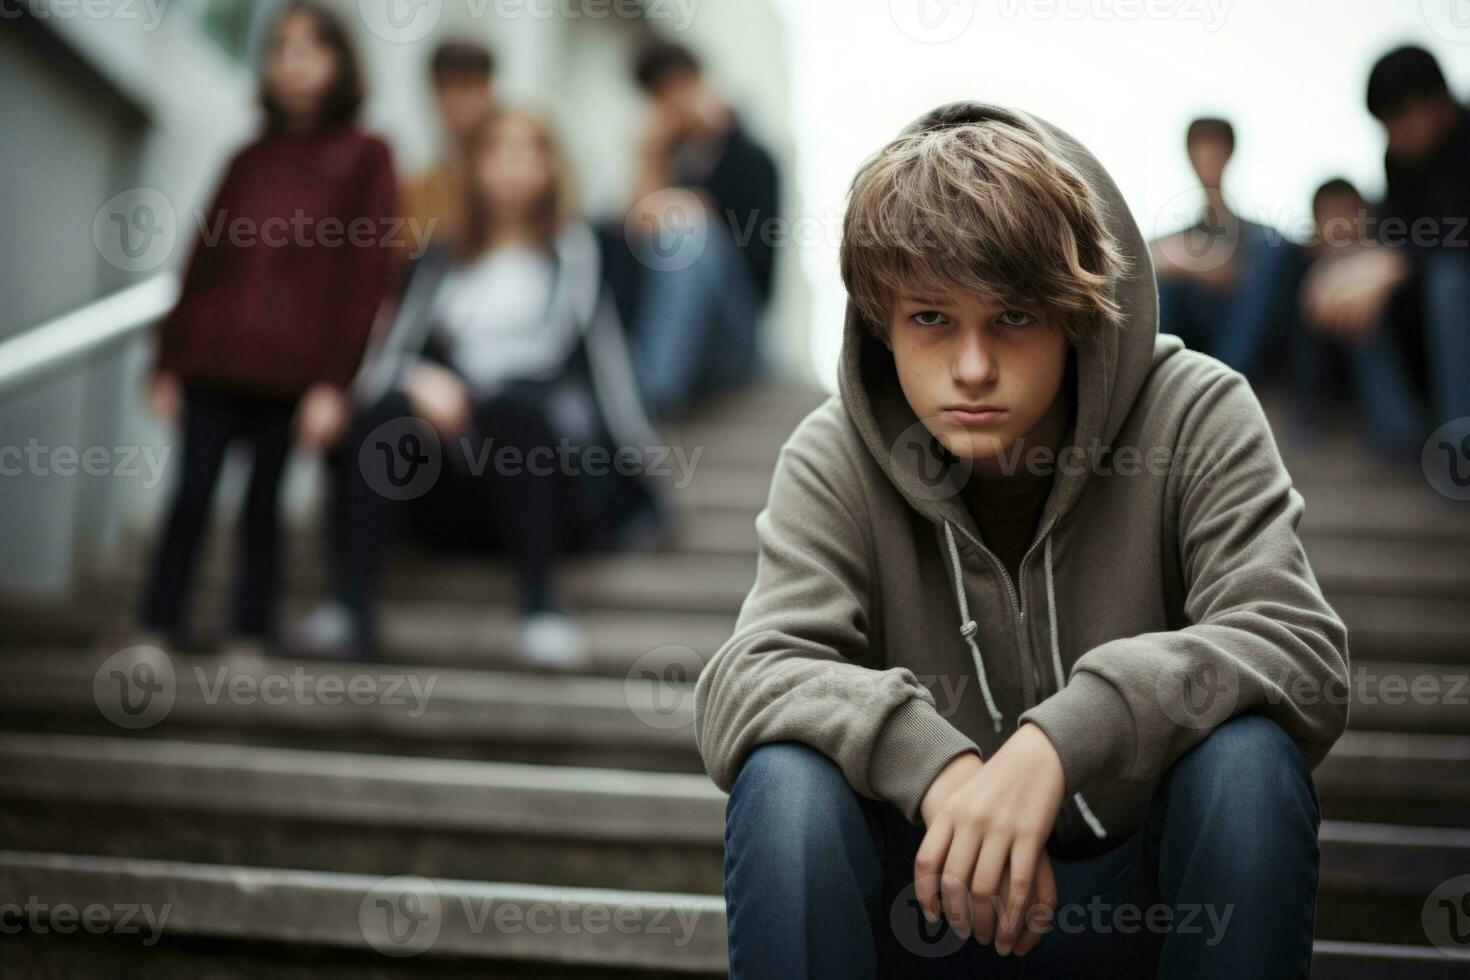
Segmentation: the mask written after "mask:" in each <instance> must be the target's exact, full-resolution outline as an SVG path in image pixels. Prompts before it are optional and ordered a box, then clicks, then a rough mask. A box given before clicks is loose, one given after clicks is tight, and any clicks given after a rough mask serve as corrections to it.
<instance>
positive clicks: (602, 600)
mask: <svg viewBox="0 0 1470 980" xmlns="http://www.w3.org/2000/svg"><path fill="white" fill-rule="evenodd" d="M306 554H310V552H307V551H303V552H302V554H301V555H298V558H297V559H295V560H293V562H292V564H291V568H290V570H289V575H288V579H287V582H286V587H287V590H288V592H294V593H296V594H298V595H301V596H318V595H321V594H323V593H324V591H325V589H326V576H325V574H324V569H323V566H322V563H321V562H319V561H313V560H310V559H304V560H303V556H304V555H306ZM1309 557H1310V558H1311V561H1312V568H1313V571H1314V573H1315V574H1316V576H1317V578H1318V581H1319V582H1320V583H1321V585H1322V587H1323V590H1324V592H1325V593H1326V594H1327V596H1328V598H1329V600H1331V601H1332V602H1333V603H1334V605H1336V606H1341V607H1344V608H1345V607H1347V606H1348V605H1349V604H1351V603H1352V602H1354V601H1356V600H1357V599H1359V598H1361V597H1375V598H1377V597H1403V598H1407V599H1416V600H1424V599H1431V600H1441V601H1444V602H1464V601H1465V599H1466V597H1467V596H1470V561H1467V560H1466V557H1467V549H1464V548H1460V547H1457V546H1443V547H1438V548H1433V547H1428V546H1425V545H1424V544H1421V543H1414V542H1399V541H1379V540H1372V539H1355V538H1347V537H1318V538H1316V539H1314V540H1313V541H1312V543H1311V545H1310V549H1309ZM143 574H144V569H143V567H142V566H132V567H130V568H128V569H126V570H125V571H123V572H121V573H118V574H97V575H96V576H95V578H94V581H93V582H92V587H93V588H95V589H98V590H106V591H105V592H103V593H101V594H105V595H107V596H108V598H109V601H110V602H111V603H113V604H114V607H122V608H131V605H130V603H131V600H132V597H134V596H135V595H137V594H138V592H139V591H140V589H141V585H142V576H143ZM197 581H198V591H199V593H201V595H200V597H199V598H200V599H201V601H203V600H206V599H207V598H208V595H209V593H210V592H221V593H226V594H227V591H228V587H229V583H230V581H231V575H230V570H229V568H228V563H227V561H226V560H225V556H224V555H216V556H215V557H214V559H213V560H209V561H206V562H204V563H203V564H202V566H201V568H200V570H199V573H198V575H197ZM562 581H563V584H564V586H565V589H566V592H567V594H568V598H569V600H570V601H572V602H574V603H576V604H577V605H578V606H580V607H583V608H622V609H644V610H655V611H660V612H663V611H669V612H704V613H724V614H726V615H734V614H736V613H737V612H738V611H739V609H740V606H741V604H742V603H743V602H744V600H745V597H746V595H747V594H748V593H749V591H750V587H751V585H752V584H754V581H755V562H754V561H753V560H752V559H751V556H749V555H744V554H694V553H688V552H668V553H635V554H605V555H598V556H587V557H582V558H578V559H576V560H574V561H570V562H568V563H567V564H566V566H565V568H564V570H563V572H562ZM515 594H516V593H515V588H514V582H513V580H512V578H511V576H510V575H509V573H508V572H507V570H506V569H505V568H504V567H503V565H502V564H501V563H500V562H499V561H498V560H496V559H495V558H494V557H493V556H479V555H462V554H454V555H435V556H433V557H432V559H431V560H422V561H401V562H393V563H390V564H389V566H388V568H387V569H386V570H385V577H384V584H383V595H384V597H385V598H398V599H439V600H455V601H462V602H477V603H485V602H499V603H508V602H511V601H513V600H514V598H515Z"/></svg>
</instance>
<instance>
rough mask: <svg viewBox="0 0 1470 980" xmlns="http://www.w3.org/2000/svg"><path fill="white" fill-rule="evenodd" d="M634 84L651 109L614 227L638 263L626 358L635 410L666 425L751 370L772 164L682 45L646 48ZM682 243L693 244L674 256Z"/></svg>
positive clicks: (770, 254)
mask: <svg viewBox="0 0 1470 980" xmlns="http://www.w3.org/2000/svg"><path fill="white" fill-rule="evenodd" d="M633 77H634V79H635V81H636V82H637V85H638V87H639V89H640V90H641V91H642V92H643V94H644V95H645V96H647V98H648V103H649V108H650V113H649V120H648V125H647V128H646V130H645V132H644V135H643V140H642V144H641V146H640V150H639V162H638V177H637V184H636V186H635V189H634V205H633V208H632V209H631V210H630V212H629V214H628V215H627V218H626V221H625V222H624V227H625V234H626V235H627V237H628V240H629V241H630V243H632V244H633V251H634V254H635V255H637V256H638V257H639V259H640V261H641V262H642V263H643V264H644V265H645V266H647V268H646V270H643V271H641V272H640V273H638V274H636V278H637V279H638V282H637V286H636V288H635V289H633V290H629V292H632V293H634V294H635V295H636V299H635V300H634V301H633V303H632V304H631V305H633V306H634V307H635V310H636V312H634V314H633V316H632V317H631V318H630V322H631V323H632V324H633V361H634V369H635V372H636V374H637V377H638V384H639V388H640V390H641V392H642V395H643V401H644V404H645V405H646V406H647V407H648V410H649V412H650V414H652V415H654V416H657V417H659V418H665V419H667V418H671V417H674V416H677V415H679V414H681V413H683V412H685V411H687V410H689V409H690V408H692V407H694V405H695V404H696V403H697V402H698V400H699V399H700V398H702V397H704V396H706V395H708V394H710V393H712V392H714V391H717V390H721V389H727V388H732V387H735V386H737V385H740V384H743V383H745V382H747V381H750V380H752V379H753V378H754V377H756V376H757V375H758V374H759V373H760V371H761V367H762V362H761V355H760V338H759V326H760V318H761V315H762V313H763V312H764V310H765V307H766V305H767V304H768V302H769V301H770V298H771V293H772V290H773V284H774V281H775V274H774V273H775V264H776V250H775V241H774V238H773V227H774V224H773V223H774V222H775V221H776V219H777V217H778V214H777V209H778V207H779V194H780V187H779V179H778V174H777V169H776V163H775V160H774V159H773V158H772V157H771V155H770V153H768V152H767V151H766V149H765V148H764V147H762V146H761V145H760V143H758V142H757V141H756V140H755V138H754V137H753V136H752V135H751V134H750V132H749V130H748V129H747V128H746V125H745V122H744V120H743V119H742V118H741V116H740V114H739V113H738V112H736V111H735V110H734V109H733V108H731V106H730V104H729V103H728V102H727V101H726V100H725V99H724V98H723V97H721V95H720V93H719V91H718V90H717V89H716V87H715V85H714V84H713V83H712V82H711V81H710V80H709V79H708V78H707V77H706V75H705V73H704V70H703V68H702V67H701V65H700V63H699V61H698V59H696V57H695V56H694V53H693V52H692V51H690V50H689V49H688V48H686V47H684V46H683V45H680V44H674V43H672V42H668V41H654V42H651V43H650V44H649V45H648V46H647V47H645V48H643V49H642V50H641V51H640V52H639V54H638V57H637V58H636V60H635V62H634V67H633ZM675 189H678V190H675ZM660 192H662V193H660ZM685 241H689V242H694V243H698V244H697V245H693V244H691V245H689V246H687V247H686V251H685V252H683V253H681V252H680V247H681V245H682V243H683V242H685ZM686 255H687V258H686ZM665 260H666V261H665Z"/></svg>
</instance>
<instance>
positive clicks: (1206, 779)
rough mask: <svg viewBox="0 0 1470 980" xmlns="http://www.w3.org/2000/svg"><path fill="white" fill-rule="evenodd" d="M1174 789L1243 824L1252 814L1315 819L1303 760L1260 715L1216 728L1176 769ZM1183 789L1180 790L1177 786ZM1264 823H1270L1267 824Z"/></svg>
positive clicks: (1292, 744)
mask: <svg viewBox="0 0 1470 980" xmlns="http://www.w3.org/2000/svg"><path fill="white" fill-rule="evenodd" d="M1175 770H1176V771H1175V772H1172V773H1171V778H1172V779H1173V781H1174V782H1175V784H1176V789H1183V790H1184V792H1185V794H1186V795H1187V796H1189V797H1192V798H1194V799H1196V800H1197V801H1198V802H1199V803H1200V804H1201V805H1204V806H1208V807H1210V808H1212V809H1214V808H1219V809H1223V810H1228V811H1231V812H1232V813H1234V814H1235V815H1236V816H1237V817H1238V818H1240V820H1241V822H1242V823H1243V824H1252V823H1257V822H1256V821H1252V820H1250V819H1249V816H1250V814H1251V813H1252V812H1254V813H1256V814H1259V815H1262V816H1263V817H1265V818H1270V817H1272V816H1273V815H1281V816H1287V817H1289V816H1293V815H1303V816H1306V817H1308V818H1310V819H1311V820H1313V821H1316V820H1317V819H1318V808H1317V798H1316V792H1315V790H1314V789H1313V786H1312V774H1311V768H1310V766H1308V765H1307V760H1306V757H1305V756H1303V755H1302V751H1301V749H1300V748H1298V746H1297V744H1296V743H1295V742H1294V741H1292V739H1291V737H1290V736H1289V735H1287V734H1286V732H1285V731H1284V730H1283V729H1282V727H1281V726H1280V725H1278V724H1277V723H1276V722H1274V721H1272V720H1271V719H1270V718H1267V717H1265V716H1264V715H1238V716H1236V717H1234V718H1231V719H1230V720H1229V721H1227V722H1225V723H1224V724H1222V725H1220V726H1219V727H1218V728H1216V729H1215V730H1214V731H1213V732H1211V733H1210V734H1209V736H1208V737H1207V738H1206V739H1205V740H1204V741H1203V742H1201V743H1200V744H1199V745H1196V746H1195V747H1194V748H1193V749H1191V750H1190V751H1189V752H1188V753H1186V754H1185V755H1184V756H1183V757H1181V758H1180V760H1179V761H1178V762H1176V763H1175ZM1181 784H1182V785H1181ZM1266 822H1268V823H1269V822H1270V820H1269V819H1267V820H1266Z"/></svg>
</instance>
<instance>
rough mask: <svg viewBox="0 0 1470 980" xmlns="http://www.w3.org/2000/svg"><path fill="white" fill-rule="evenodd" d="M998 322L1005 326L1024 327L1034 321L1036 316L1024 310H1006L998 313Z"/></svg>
mask: <svg viewBox="0 0 1470 980" xmlns="http://www.w3.org/2000/svg"><path fill="white" fill-rule="evenodd" d="M1000 322H1001V323H1002V324H1003V325H1005V326H1007V327H1025V326H1029V325H1030V324H1032V323H1035V322H1036V317H1034V316H1032V315H1031V314H1030V313H1027V312H1026V311H1025V310H1006V311H1005V312H1004V313H1002V314H1001V315H1000Z"/></svg>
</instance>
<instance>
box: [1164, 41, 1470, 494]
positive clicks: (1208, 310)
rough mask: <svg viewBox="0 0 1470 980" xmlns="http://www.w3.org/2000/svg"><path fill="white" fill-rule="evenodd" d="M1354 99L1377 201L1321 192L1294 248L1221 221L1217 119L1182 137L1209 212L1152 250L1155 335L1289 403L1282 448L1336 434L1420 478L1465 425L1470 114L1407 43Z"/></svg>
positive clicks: (1339, 182) (1225, 138) (1248, 225)
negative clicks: (1372, 129) (1368, 145)
mask: <svg viewBox="0 0 1470 980" xmlns="http://www.w3.org/2000/svg"><path fill="white" fill-rule="evenodd" d="M1366 89H1367V93H1366V102H1367V111H1368V112H1369V113H1371V114H1372V115H1373V117H1374V118H1375V119H1376V120H1377V121H1378V122H1379V123H1380V124H1381V125H1382V127H1383V131H1384V133H1385V135H1386V137H1387V149H1386V151H1385V156H1384V161H1383V172H1384V190H1383V196H1382V198H1381V199H1380V200H1376V201H1370V200H1368V199H1367V198H1366V197H1365V196H1364V194H1363V193H1362V192H1361V191H1360V190H1359V188H1357V187H1356V186H1355V185H1354V184H1353V183H1352V182H1351V181H1349V180H1346V179H1344V178H1341V177H1336V178H1333V179H1330V180H1327V181H1325V182H1324V183H1322V184H1321V186H1319V187H1318V188H1317V190H1316V192H1315V194H1314V195H1313V197H1312V201H1311V209H1312V227H1311V229H1310V232H1309V234H1308V235H1307V236H1306V238H1307V240H1306V242H1305V243H1300V242H1297V241H1294V240H1293V239H1292V238H1290V237H1288V236H1287V235H1285V234H1284V233H1283V232H1282V231H1281V230H1279V229H1277V228H1274V227H1271V226H1269V225H1265V224H1260V223H1257V222H1253V221H1250V220H1248V219H1246V218H1244V217H1242V216H1240V215H1238V214H1236V213H1235V212H1234V211H1233V210H1232V209H1231V207H1230V203H1229V201H1228V199H1227V196H1226V195H1225V194H1224V193H1223V191H1222V190H1221V188H1222V186H1223V183H1224V176H1225V169H1226V165H1227V164H1228V163H1229V161H1230V157H1231V153H1232V151H1233V150H1234V149H1235V130H1234V128H1233V126H1232V125H1231V124H1230V122H1228V121H1227V120H1224V119H1218V118H1204V119H1196V120H1195V121H1194V122H1193V123H1192V124H1191V125H1190V127H1189V132H1188V134H1187V137H1186V139H1187V146H1188V151H1189V159H1190V162H1191V163H1192V164H1193V166H1194V169H1195V172H1196V174H1197V175H1198V177H1199V180H1200V184H1201V186H1202V188H1203V191H1204V194H1205V198H1206V204H1205V207H1204V209H1203V212H1202V214H1201V217H1200V219H1199V221H1198V222H1197V223H1196V224H1194V225H1193V226H1191V227H1189V228H1187V229H1185V230H1184V231H1181V232H1179V233H1178V234H1175V235H1171V236H1168V237H1165V238H1162V239H1159V240H1158V241H1156V242H1154V244H1153V253H1154V265H1155V270H1156V273H1157V275H1158V279H1159V313H1160V323H1159V328H1160V329H1161V330H1162V331H1164V332H1167V333H1174V334H1178V335H1179V336H1180V337H1182V338H1183V339H1184V341H1185V343H1186V344H1187V345H1188V346H1190V347H1193V348H1196V349H1199V350H1203V351H1205V352H1206V353H1209V354H1211V355H1213V356H1214V357H1217V358H1219V359H1220V360H1222V361H1224V362H1225V363H1227V364H1229V365H1230V366H1231V367H1233V368H1235V369H1236V370H1238V371H1240V372H1242V373H1243V374H1245V375H1246V376H1247V377H1249V378H1250V379H1251V381H1252V382H1253V383H1254V384H1256V385H1258V386H1267V387H1270V386H1273V385H1276V386H1280V387H1281V388H1283V389H1285V390H1286V391H1288V392H1289V393H1290V396H1291V397H1290V399H1289V404H1290V411H1291V415H1290V418H1289V423H1288V430H1287V431H1286V432H1285V433H1284V435H1285V436H1286V437H1287V438H1288V439H1290V440H1292V441H1294V442H1296V443H1299V444H1303V445H1310V444H1312V443H1314V442H1317V441H1320V440H1322V439H1323V438H1325V437H1327V436H1329V435H1330V434H1331V429H1332V428H1333V427H1334V426H1335V425H1341V424H1344V423H1345V422H1346V424H1348V425H1350V426H1351V428H1352V429H1353V430H1354V431H1355V432H1356V433H1360V434H1361V438H1362V439H1363V441H1364V442H1366V444H1367V445H1368V446H1369V447H1370V448H1371V450H1372V451H1374V452H1375V453H1377V454H1378V455H1380V456H1382V457H1384V458H1386V459H1387V460H1389V461H1391V462H1394V463H1396V464H1400V465H1412V466H1418V465H1419V458H1420V453H1421V451H1422V449H1423V446H1424V445H1425V441H1426V440H1427V439H1428V438H1429V437H1430V435H1431V433H1433V432H1434V431H1435V430H1437V429H1438V428H1439V427H1440V426H1442V425H1444V424H1445V423H1448V422H1451V421H1452V420H1455V419H1463V418H1467V417H1470V227H1467V223H1470V108H1467V107H1466V106H1465V105H1464V104H1463V103H1461V102H1460V101H1459V100H1458V99H1457V98H1456V97H1455V96H1454V94H1453V93H1452V92H1451V90H1450V88H1449V86H1448V84H1447V83H1446V80H1445V76H1444V73H1443V71H1442V70H1441V68H1440V66H1439V64H1438V63H1437V62H1436V61H1435V58H1434V56H1433V55H1432V54H1430V53H1429V52H1428V51H1426V50H1424V49H1423V48H1419V47H1414V46H1406V47H1401V48H1397V49H1395V50H1393V51H1390V52H1389V53H1387V54H1385V55H1384V56H1383V57H1382V58H1380V59H1379V60H1378V61H1377V63H1376V64H1375V65H1374V66H1373V68H1372V71H1371V72H1370V73H1369V76H1368V82H1367V86H1366Z"/></svg>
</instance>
